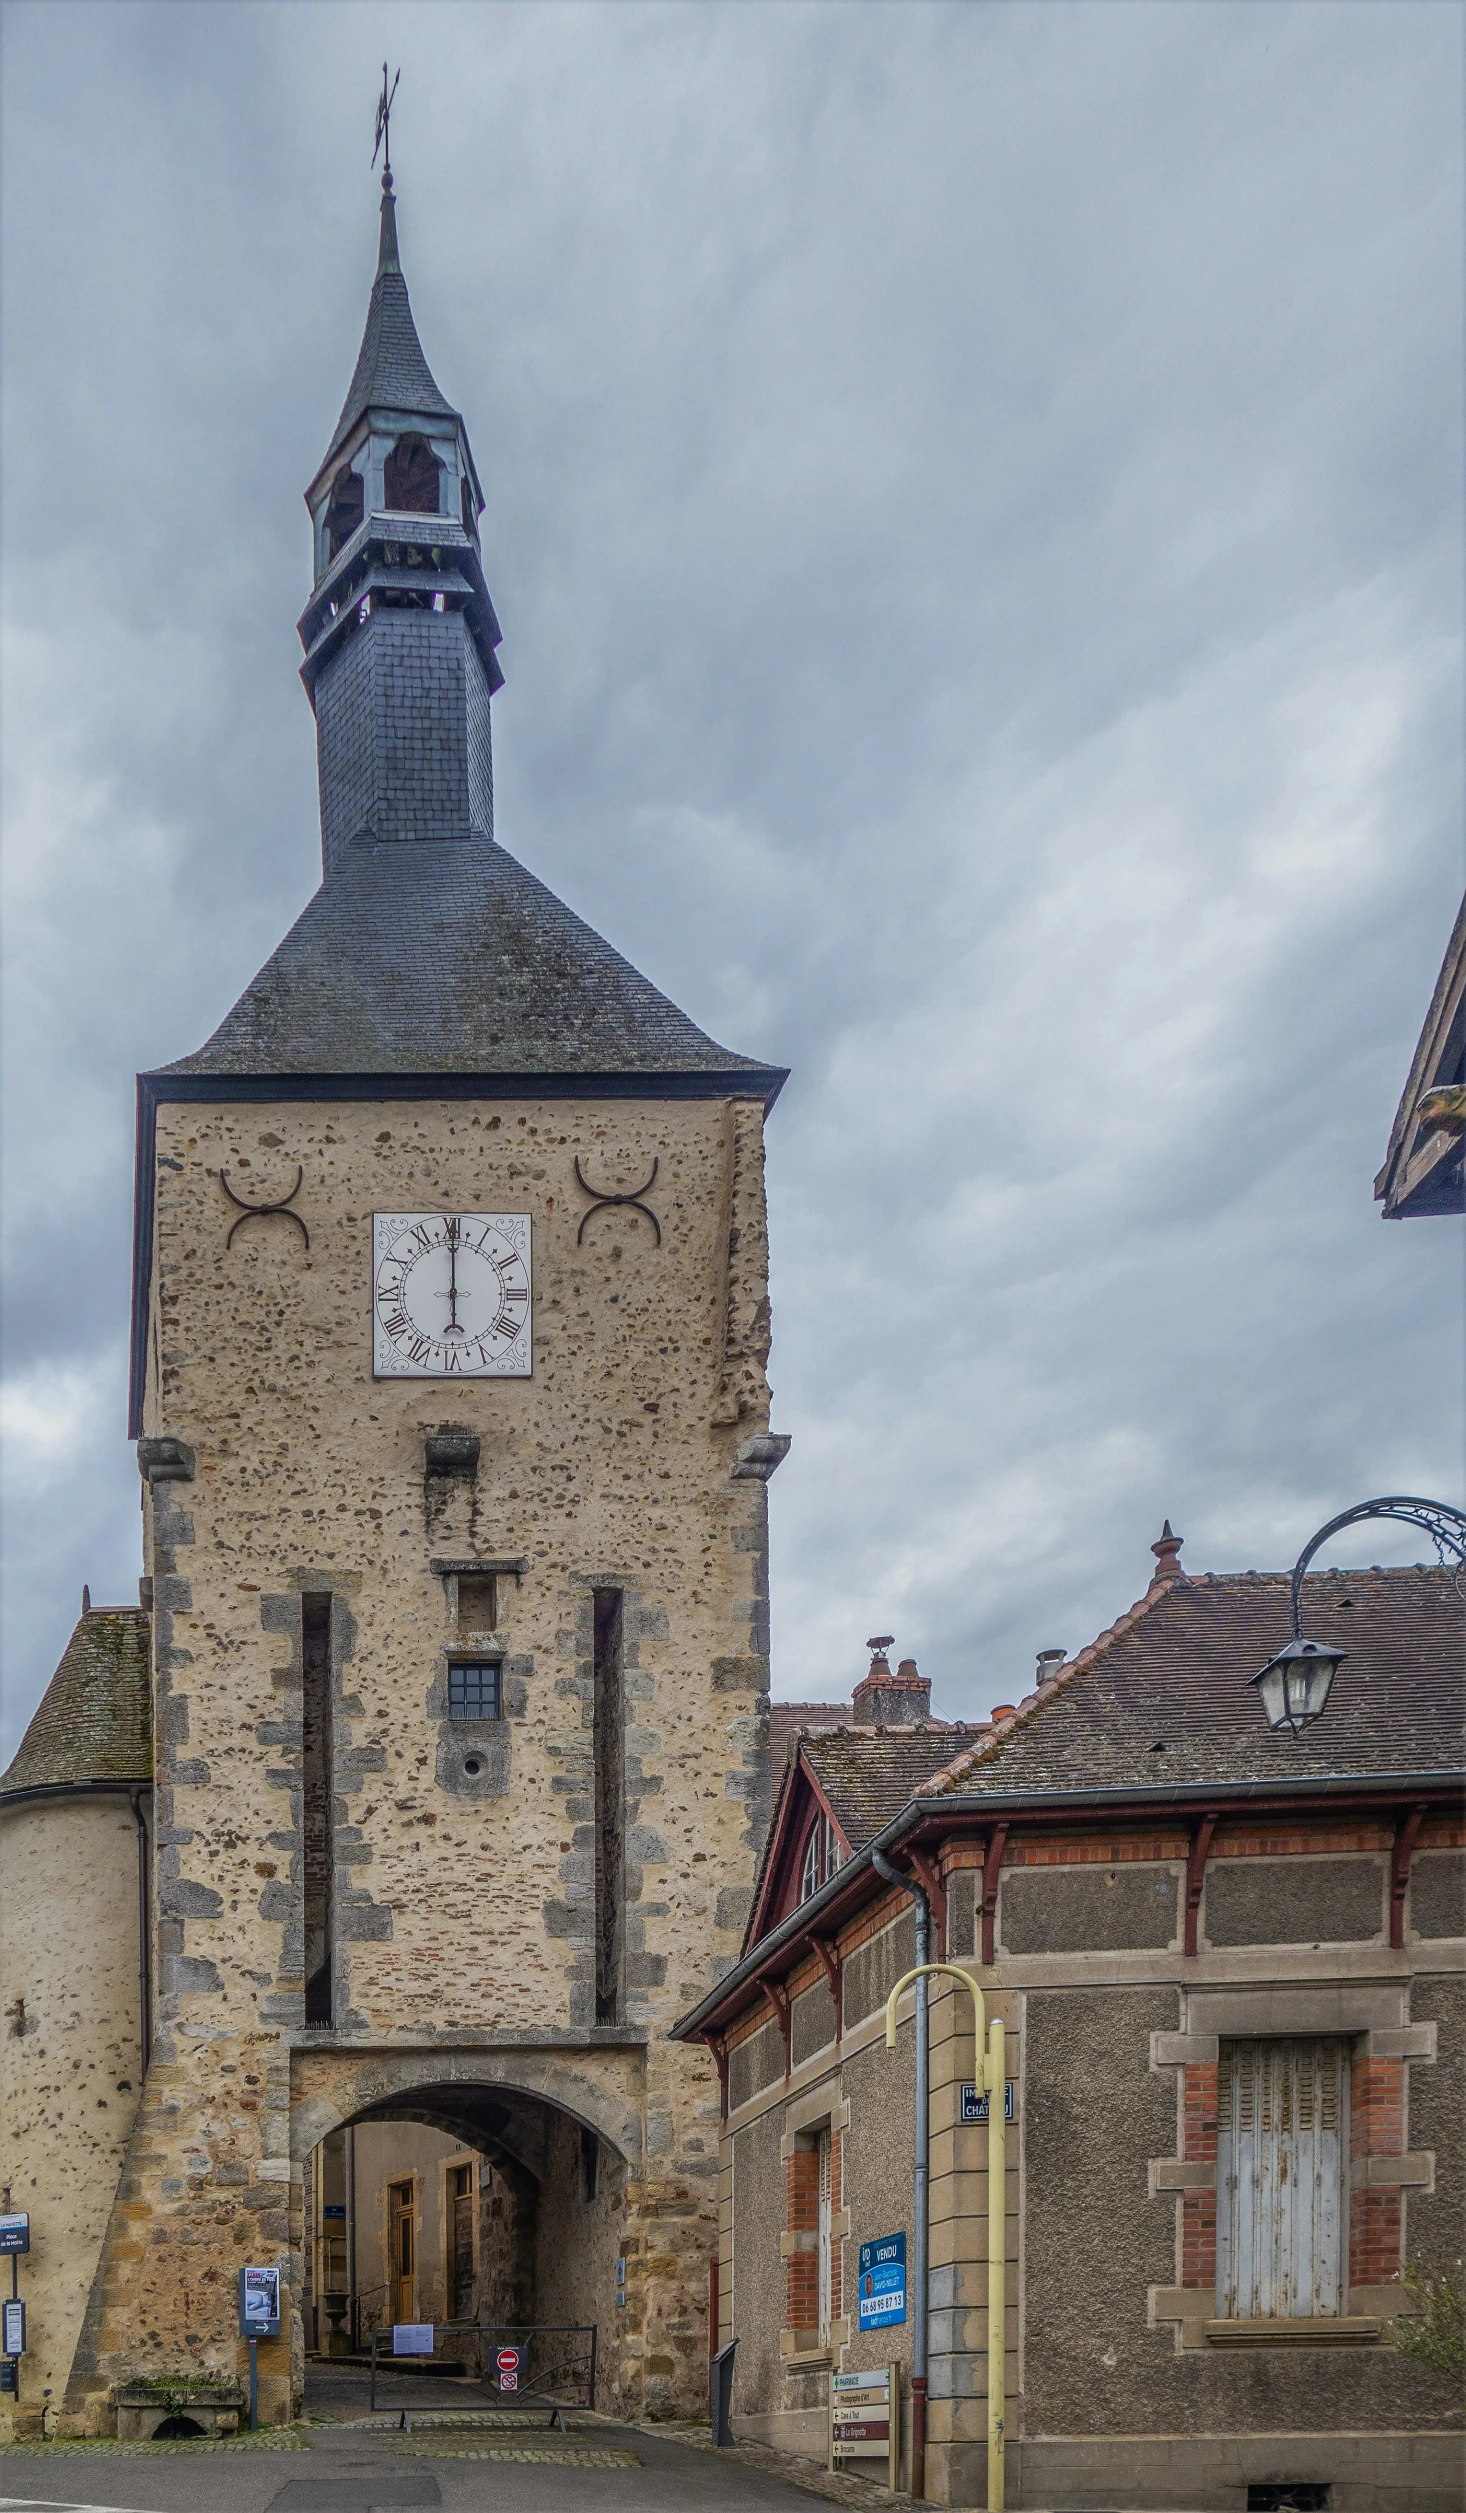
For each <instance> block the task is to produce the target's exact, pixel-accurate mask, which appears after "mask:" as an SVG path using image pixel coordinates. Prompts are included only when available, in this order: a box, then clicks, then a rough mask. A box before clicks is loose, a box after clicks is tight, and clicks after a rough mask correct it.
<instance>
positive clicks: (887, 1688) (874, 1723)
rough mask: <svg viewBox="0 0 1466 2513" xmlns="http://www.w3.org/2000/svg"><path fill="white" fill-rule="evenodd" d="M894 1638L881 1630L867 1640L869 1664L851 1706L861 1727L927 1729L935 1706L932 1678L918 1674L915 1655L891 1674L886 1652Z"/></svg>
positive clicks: (857, 1686) (856, 1689)
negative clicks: (933, 1702)
mask: <svg viewBox="0 0 1466 2513" xmlns="http://www.w3.org/2000/svg"><path fill="white" fill-rule="evenodd" d="M892 1639H893V1634H891V1633H890V1632H878V1633H877V1634H876V1636H875V1639H874V1640H868V1641H867V1642H866V1644H865V1645H866V1647H867V1649H868V1650H869V1651H870V1653H871V1660H870V1667H869V1670H868V1672H867V1673H866V1674H865V1675H864V1676H863V1677H862V1678H861V1681H860V1682H859V1683H858V1684H857V1685H856V1687H855V1692H854V1695H853V1697H852V1701H851V1708H852V1709H853V1710H854V1712H855V1716H856V1718H857V1720H858V1721H859V1723H860V1725H861V1726H862V1727H871V1728H924V1727H925V1726H926V1724H927V1722H928V1720H929V1719H930V1717H931V1709H932V1688H931V1681H930V1678H929V1677H927V1676H924V1675H918V1673H917V1670H916V1660H915V1659H914V1658H903V1659H902V1661H901V1663H900V1665H899V1666H898V1668H897V1669H896V1672H895V1674H894V1675H893V1674H892V1673H891V1661H890V1659H889V1658H888V1657H887V1656H886V1651H887V1650H888V1649H889V1648H890V1646H891V1642H892Z"/></svg>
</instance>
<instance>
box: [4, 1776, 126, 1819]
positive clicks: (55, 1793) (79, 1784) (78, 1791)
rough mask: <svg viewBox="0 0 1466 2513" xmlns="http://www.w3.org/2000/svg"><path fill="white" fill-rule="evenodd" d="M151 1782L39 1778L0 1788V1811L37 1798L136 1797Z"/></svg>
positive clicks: (35, 1800) (24, 1804) (28, 1803)
mask: <svg viewBox="0 0 1466 2513" xmlns="http://www.w3.org/2000/svg"><path fill="white" fill-rule="evenodd" d="M152 1786H153V1784H152V1782H151V1780H43V1781H39V1782H37V1784H36V1786H35V1787H34V1788H31V1789H0V1815H3V1814H4V1813H5V1811H6V1808H7V1807H11V1806H33V1805H34V1804H36V1802H37V1801H38V1800H39V1799H41V1798H60V1797H126V1798H136V1796H137V1794H138V1792H139V1791H140V1790H142V1789H146V1790H148V1791H149V1792H150V1793H151V1790H152Z"/></svg>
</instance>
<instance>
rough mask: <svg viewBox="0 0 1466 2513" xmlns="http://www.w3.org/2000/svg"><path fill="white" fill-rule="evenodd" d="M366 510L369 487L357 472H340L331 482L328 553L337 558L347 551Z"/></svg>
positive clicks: (328, 512)
mask: <svg viewBox="0 0 1466 2513" xmlns="http://www.w3.org/2000/svg"><path fill="white" fill-rule="evenodd" d="M365 512H366V487H365V483H364V482H363V480H362V477H361V474H360V472H358V471H338V472H337V474H336V477H335V479H334V480H333V481H332V483H331V502H330V504H329V506H328V507H327V508H326V539H327V544H328V548H327V555H328V556H329V557H331V558H335V557H336V556H337V554H338V552H339V551H341V550H344V549H345V547H346V544H347V542H348V541H349V540H350V539H351V536H352V534H353V533H354V532H355V530H356V528H357V525H358V524H359V523H360V522H361V519H362V516H363V514H364V513H365Z"/></svg>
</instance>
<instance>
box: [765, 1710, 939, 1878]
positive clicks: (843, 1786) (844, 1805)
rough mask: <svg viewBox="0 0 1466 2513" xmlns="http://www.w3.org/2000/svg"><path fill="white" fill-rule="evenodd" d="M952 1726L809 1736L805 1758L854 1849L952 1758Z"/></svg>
mask: <svg viewBox="0 0 1466 2513" xmlns="http://www.w3.org/2000/svg"><path fill="white" fill-rule="evenodd" d="M962 1733H963V1731H961V1730H959V1731H957V1732H956V1733H955V1734H954V1731H953V1730H952V1729H951V1728H849V1727H847V1728H836V1729H834V1730H833V1731H831V1732H830V1733H829V1734H821V1735H817V1736H810V1737H806V1738H805V1740H804V1749H803V1750H804V1759H805V1761H806V1763H807V1764H808V1765H809V1768H810V1770H811V1771H812V1772H813V1773H814V1776H815V1778H816V1780H817V1781H818V1782H819V1785H820V1787H821V1788H822V1789H823V1791H824V1793H825V1796H826V1798H827V1799H828V1801H829V1805H830V1811H831V1813H832V1814H833V1815H834V1818H835V1821H836V1823H837V1824H838V1825H839V1827H840V1830H841V1831H842V1832H843V1834H844V1835H845V1838H846V1840H847V1842H848V1843H849V1845H850V1847H851V1849H852V1850H860V1849H863V1848H864V1846H865V1844H866V1842H867V1841H869V1840H871V1839H872V1838H873V1836H874V1835H875V1834H876V1833H878V1832H880V1831H881V1830H882V1828H883V1826H885V1825H886V1824H888V1823H890V1821H891V1820H892V1817H893V1816H896V1815H899V1814H900V1812H901V1809H902V1807H903V1806H905V1805H906V1804H907V1803H908V1801H909V1800H910V1798H911V1797H912V1796H913V1795H914V1794H915V1792H916V1790H917V1789H919V1788H920V1787H921V1786H922V1784H923V1782H924V1781H927V1780H930V1778H931V1777H932V1775H933V1773H934V1772H937V1771H940V1770H941V1769H942V1768H943V1767H944V1765H946V1764H948V1763H950V1761H951V1759H952V1749H953V1746H954V1744H955V1743H957V1742H958V1741H959V1739H960V1736H961V1735H962Z"/></svg>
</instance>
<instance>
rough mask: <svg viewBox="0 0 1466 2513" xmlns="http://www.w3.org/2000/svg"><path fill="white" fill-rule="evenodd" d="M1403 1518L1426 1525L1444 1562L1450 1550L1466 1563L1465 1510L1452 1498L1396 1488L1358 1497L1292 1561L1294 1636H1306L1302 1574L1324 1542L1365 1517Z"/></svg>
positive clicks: (1322, 1528)
mask: <svg viewBox="0 0 1466 2513" xmlns="http://www.w3.org/2000/svg"><path fill="white" fill-rule="evenodd" d="M1369 1518H1394V1519H1402V1520H1403V1521H1404V1522H1405V1523H1406V1525H1408V1526H1411V1527H1423V1528H1424V1530H1425V1532H1426V1534H1427V1535H1428V1536H1429V1538H1430V1540H1431V1542H1432V1544H1433V1545H1434V1546H1435V1549H1436V1551H1437V1553H1438V1554H1439V1556H1440V1558H1441V1561H1442V1562H1443V1563H1444V1561H1445V1559H1446V1556H1447V1554H1452V1555H1454V1557H1455V1559H1456V1560H1457V1561H1458V1562H1460V1563H1462V1564H1466V1511H1463V1510H1458V1509H1453V1508H1452V1507H1451V1504H1450V1503H1449V1501H1425V1500H1422V1499H1420V1498H1419V1496H1418V1495H1417V1494H1415V1493H1410V1492H1393V1493H1389V1494H1387V1495H1385V1496H1384V1497H1383V1498H1382V1499H1380V1500H1377V1501H1359V1502H1357V1503H1356V1504H1355V1506H1354V1508H1353V1509H1352V1510H1341V1511H1340V1512H1339V1515H1338V1517H1337V1518H1331V1519H1330V1520H1329V1523H1328V1525H1327V1526H1326V1527H1320V1529H1319V1531H1318V1533H1317V1535H1316V1536H1310V1538H1309V1540H1308V1542H1307V1544H1306V1545H1305V1546H1304V1548H1303V1551H1302V1552H1301V1553H1300V1554H1299V1556H1298V1559H1297V1561H1296V1562H1295V1563H1294V1565H1293V1586H1292V1596H1291V1604H1292V1610H1293V1638H1294V1639H1295V1640H1301V1639H1302V1637H1303V1625H1302V1619H1301V1618H1302V1613H1303V1576H1304V1573H1305V1572H1306V1570H1307V1568H1308V1565H1309V1563H1310V1562H1311V1561H1312V1560H1313V1557H1314V1555H1315V1554H1316V1553H1317V1552H1318V1550H1319V1547H1320V1546H1321V1545H1325V1544H1327V1542H1328V1540H1329V1538H1330V1536H1336V1535H1337V1534H1338V1533H1339V1530H1340V1528H1341V1527H1353V1526H1356V1525H1358V1524H1359V1522H1360V1521H1361V1520H1363V1519H1369Z"/></svg>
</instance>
